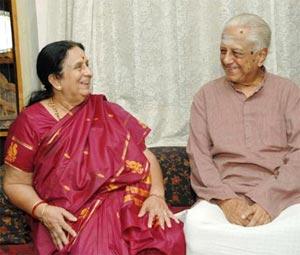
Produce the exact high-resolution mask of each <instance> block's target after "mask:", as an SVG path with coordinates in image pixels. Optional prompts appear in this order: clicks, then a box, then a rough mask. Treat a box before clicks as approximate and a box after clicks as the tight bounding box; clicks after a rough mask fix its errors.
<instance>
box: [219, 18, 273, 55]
mask: <svg viewBox="0 0 300 255" xmlns="http://www.w3.org/2000/svg"><path fill="white" fill-rule="evenodd" d="M230 27H241V28H248V29H250V32H249V36H248V37H247V39H248V40H249V41H250V42H252V43H254V45H255V50H261V49H263V48H269V47H270V42H271V29H270V27H269V25H268V23H267V22H265V21H264V20H263V19H262V18H261V17H259V16H258V15H255V14H250V13H242V14H239V15H237V16H234V17H232V18H231V19H230V20H228V21H227V22H226V23H225V26H224V29H223V33H222V38H223V36H224V31H225V30H226V28H230Z"/></svg>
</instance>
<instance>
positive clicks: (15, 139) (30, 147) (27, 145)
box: [11, 136, 33, 151]
mask: <svg viewBox="0 0 300 255" xmlns="http://www.w3.org/2000/svg"><path fill="white" fill-rule="evenodd" d="M11 140H13V141H14V142H17V143H18V144H20V145H22V146H23V147H25V148H26V149H28V150H31V151H33V146H32V145H29V144H27V143H24V142H22V141H21V140H19V139H18V138H16V137H15V136H13V137H12V138H11Z"/></svg>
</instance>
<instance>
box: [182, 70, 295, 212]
mask: <svg viewBox="0 0 300 255" xmlns="http://www.w3.org/2000/svg"><path fill="white" fill-rule="evenodd" d="M299 116H300V89H299V87H297V86H296V85H295V84H293V83H292V82H291V81H289V80H287V79H284V78H281V77H279V76H276V75H273V74H270V73H266V76H265V79H264V82H263V84H262V86H261V87H260V89H258V90H257V91H256V93H254V94H253V95H252V96H250V97H249V98H246V97H245V96H244V95H243V94H242V93H240V92H238V91H236V90H235V89H234V87H233V86H232V84H230V83H229V82H227V81H226V80H225V78H224V77H223V78H220V79H217V80H215V81H212V82H210V83H208V84H207V85H205V86H203V87H202V88H201V89H200V91H199V92H198V93H197V94H196V95H195V97H194V101H193V105H192V109H191V125H190V137H189V142H188V149H187V150H188V153H189V156H190V159H191V166H192V175H191V180H192V186H193V188H194V190H195V191H196V193H197V195H198V196H199V197H200V198H203V199H206V200H208V201H210V200H212V199H229V198H234V197H237V196H239V195H244V196H246V197H248V198H250V199H251V200H252V201H254V202H256V203H258V204H260V205H261V206H262V207H263V208H265V209H266V210H267V211H268V212H269V213H270V214H271V215H272V216H273V217H276V216H277V215H278V214H279V213H280V212H281V211H282V210H284V209H285V208H287V207H288V206H290V205H292V204H295V203H299V202H300V117H299Z"/></svg>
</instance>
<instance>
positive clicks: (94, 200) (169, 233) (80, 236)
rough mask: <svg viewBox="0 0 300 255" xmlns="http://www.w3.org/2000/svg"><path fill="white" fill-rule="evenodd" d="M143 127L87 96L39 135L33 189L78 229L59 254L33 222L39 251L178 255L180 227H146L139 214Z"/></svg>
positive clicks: (145, 179)
mask: <svg viewBox="0 0 300 255" xmlns="http://www.w3.org/2000/svg"><path fill="white" fill-rule="evenodd" d="M148 133H149V129H148V128H147V127H146V126H145V125H143V124H142V123H139V122H138V121H137V120H136V119H135V118H134V117H132V116H131V115H130V114H128V113H127V112H126V111H124V110H123V109H122V108H121V107H119V106H118V105H116V104H112V103H109V102H107V101H106V99H105V97H104V96H99V95H98V96H95V95H93V96H89V98H88V99H87V100H86V101H85V102H84V103H83V104H81V105H80V106H78V107H76V108H74V109H73V110H72V111H71V112H70V113H69V114H68V115H67V116H65V117H64V118H63V119H62V120H60V121H59V122H57V124H56V125H55V126H54V127H53V128H52V129H51V130H50V131H49V132H47V133H46V134H45V135H44V137H42V139H41V142H40V145H39V148H38V150H37V153H36V156H35V159H34V176H33V186H34V188H35V190H36V191H37V193H38V195H39V196H40V197H41V198H42V199H44V200H45V201H47V202H48V203H49V204H51V205H55V206H59V207H63V208H65V209H66V210H68V211H69V212H71V213H72V214H74V215H75V216H76V217H77V221H76V222H75V223H71V222H69V224H70V225H71V226H72V228H73V229H74V230H75V231H76V232H77V236H76V237H75V238H72V237H70V236H69V237H68V238H69V240H70V243H69V245H67V246H65V247H64V249H63V250H62V251H58V250H57V249H56V248H55V246H54V244H53V242H52V240H51V237H50V234H49V232H48V230H47V229H46V228H45V227H44V226H43V225H42V224H41V223H40V222H39V221H37V220H33V221H32V224H31V225H32V231H33V239H34V243H35V247H36V252H37V253H38V254H43V255H46V254H74V255H75V254H80V255H81V254H86V255H94V254H105V255H110V254H112V255H129V254H130V255H131V254H132V255H136V254H166V255H171V254H173V255H174V254H176V255H181V254H185V242H184V236H183V231H182V223H180V224H177V223H175V222H174V221H172V228H166V229H165V230H162V229H161V228H160V227H159V225H158V223H156V224H154V226H153V227H152V228H148V227H147V220H148V216H144V217H141V218H139V217H138V212H139V210H140V208H141V206H142V203H143V201H144V200H145V199H146V198H147V197H148V195H149V190H150V186H151V178H150V171H149V169H150V165H149V162H148V160H147V158H146V157H145V155H144V153H143V151H144V149H145V145H144V138H145V136H146V135H147V134H148Z"/></svg>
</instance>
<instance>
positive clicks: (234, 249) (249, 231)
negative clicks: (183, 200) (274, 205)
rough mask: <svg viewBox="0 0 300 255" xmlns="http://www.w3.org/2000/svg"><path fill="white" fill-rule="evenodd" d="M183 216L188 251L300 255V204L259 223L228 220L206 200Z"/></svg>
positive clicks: (197, 254)
mask: <svg viewBox="0 0 300 255" xmlns="http://www.w3.org/2000/svg"><path fill="white" fill-rule="evenodd" d="M180 218H181V219H182V220H183V221H184V231H185V237H186V243H187V255H300V204H297V205H294V206H291V207H289V208H287V209H286V210H284V211H283V212H282V213H281V214H280V215H279V216H278V217H277V218H276V219H274V220H273V221H272V222H271V223H269V224H266V225H262V226H256V227H243V226H239V225H235V224H231V223H229V222H228V221H227V219H226V218H225V216H224V214H223V212H222V210H221V209H220V208H219V207H218V206H217V205H215V204H211V203H208V202H206V201H201V202H198V203H197V204H196V205H195V206H194V207H192V208H191V209H189V210H187V211H185V213H183V214H181V216H180Z"/></svg>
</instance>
